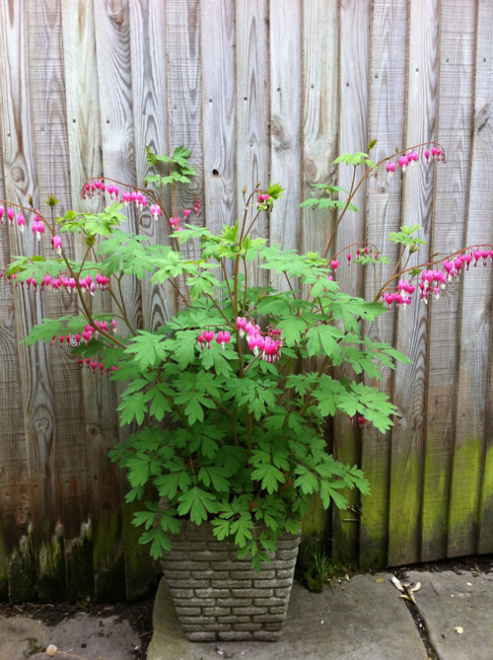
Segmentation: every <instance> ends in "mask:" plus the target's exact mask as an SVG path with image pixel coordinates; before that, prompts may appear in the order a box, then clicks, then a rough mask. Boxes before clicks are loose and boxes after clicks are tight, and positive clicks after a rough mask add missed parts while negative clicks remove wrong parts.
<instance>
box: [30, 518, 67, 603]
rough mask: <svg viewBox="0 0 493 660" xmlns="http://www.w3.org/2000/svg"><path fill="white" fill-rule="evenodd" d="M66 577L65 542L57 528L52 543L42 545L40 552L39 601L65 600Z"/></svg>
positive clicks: (46, 542) (59, 529)
mask: <svg viewBox="0 0 493 660" xmlns="http://www.w3.org/2000/svg"><path fill="white" fill-rule="evenodd" d="M66 576H67V573H66V566H65V542H64V539H63V534H62V531H61V528H57V529H56V530H55V534H54V535H53V537H52V539H51V542H48V541H45V542H44V543H42V544H41V546H40V549H39V552H38V582H37V591H38V599H39V600H40V601H41V602H60V601H63V600H65V599H66V594H67V577H66Z"/></svg>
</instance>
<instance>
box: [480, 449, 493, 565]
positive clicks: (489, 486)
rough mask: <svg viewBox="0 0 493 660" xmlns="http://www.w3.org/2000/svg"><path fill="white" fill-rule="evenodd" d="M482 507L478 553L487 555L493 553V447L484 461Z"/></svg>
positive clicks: (487, 451) (487, 452) (488, 450)
mask: <svg viewBox="0 0 493 660" xmlns="http://www.w3.org/2000/svg"><path fill="white" fill-rule="evenodd" d="M480 507H481V513H480V524H479V542H478V552H480V553H481V554H485V553H489V552H493V445H491V446H490V447H488V449H487V450H486V456H485V459H484V473H483V484H482V490H481V504H480Z"/></svg>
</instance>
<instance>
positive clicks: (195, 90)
mask: <svg viewBox="0 0 493 660" xmlns="http://www.w3.org/2000/svg"><path fill="white" fill-rule="evenodd" d="M200 17H201V11H200V2H199V0H183V2H180V3H171V2H167V3H166V58H167V62H168V65H169V66H168V80H167V85H168V121H169V145H170V151H172V150H173V149H175V148H176V147H179V146H180V145H184V146H185V147H186V148H187V149H190V150H191V152H192V155H191V157H190V162H191V163H192V165H193V166H194V167H195V169H196V170H197V176H196V177H195V178H194V179H193V181H192V184H191V185H190V186H181V185H178V186H177V187H176V196H175V200H176V201H175V203H176V208H177V209H193V208H194V202H195V201H197V200H200V201H201V204H200V208H199V214H198V216H197V217H195V216H194V214H193V212H192V213H191V214H190V216H189V222H190V223H196V224H200V225H203V224H204V217H205V215H204V207H205V206H206V204H205V202H204V183H203V180H204V166H203V149H202V132H203V126H202V91H201V87H202V77H201V66H200V62H201V52H200ZM182 250H183V252H184V253H185V254H186V255H187V256H188V257H189V258H192V259H193V258H195V257H196V256H197V248H196V245H194V242H193V241H189V242H188V243H187V244H185V246H183V248H182Z"/></svg>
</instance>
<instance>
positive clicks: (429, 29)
mask: <svg viewBox="0 0 493 660" xmlns="http://www.w3.org/2000/svg"><path fill="white" fill-rule="evenodd" d="M408 31H409V37H408V38H409V43H410V44H412V48H411V50H410V55H409V62H408V95H407V107H406V116H407V117H411V116H412V118H413V119H412V121H407V124H406V135H405V143H406V144H407V145H409V146H412V145H418V144H421V143H423V142H429V141H430V140H433V139H435V123H436V112H437V108H436V86H437V59H438V56H439V51H438V1H437V0H433V2H431V1H429V0H421V1H420V2H414V3H412V4H411V5H410V16H409V27H408ZM418 151H419V152H420V160H419V163H418V164H417V166H415V167H414V168H413V169H412V170H410V171H409V172H407V173H406V175H405V177H404V190H403V201H402V225H406V226H408V227H411V226H413V225H414V224H419V225H421V227H422V230H421V231H420V232H419V236H420V238H421V239H424V240H427V241H429V238H430V233H431V226H432V208H433V183H434V166H433V165H430V164H427V163H426V159H425V157H424V148H421V149H420V150H418ZM408 175H410V176H408ZM428 258H429V248H428V245H422V246H421V247H420V249H419V250H418V251H417V252H415V253H414V254H413V255H411V258H410V260H409V264H408V267H412V266H417V265H419V264H423V263H426V262H427V261H428ZM408 277H410V275H409V274H408ZM414 282H415V283H416V278H414ZM413 298H414V300H413V301H412V304H411V305H410V306H409V307H407V308H403V309H400V310H398V312H397V320H396V321H397V324H396V334H395V345H396V347H397V348H398V349H399V350H400V351H401V352H402V353H404V355H407V356H409V357H410V358H411V360H412V364H410V365H400V364H398V365H397V367H396V371H395V380H394V403H395V405H396V406H397V408H398V409H399V411H400V413H401V415H402V416H401V417H399V418H398V419H396V420H394V421H395V426H394V428H393V429H392V448H391V449H392V451H391V466H390V498H389V499H390V501H389V561H391V562H392V564H394V565H399V564H403V563H405V562H406V561H411V562H418V561H419V559H420V554H421V541H420V532H421V490H422V479H423V459H424V453H425V430H426V428H425V427H426V412H425V387H426V342H427V336H428V335H427V319H428V316H427V308H426V305H424V304H423V303H420V302H419V290H417V291H416V292H415V294H414V295H413ZM408 557H409V559H408Z"/></svg>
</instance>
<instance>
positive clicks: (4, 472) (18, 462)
mask: <svg viewBox="0 0 493 660" xmlns="http://www.w3.org/2000/svg"><path fill="white" fill-rule="evenodd" d="M5 34H6V32H5V25H4V23H3V21H2V22H1V23H0V44H4V43H6V39H5ZM0 48H1V45H0ZM0 57H3V53H2V51H1V50H0ZM3 81H4V82H7V80H6V77H4V78H3ZM5 93H6V89H5V87H4V86H3V85H2V86H1V87H0V95H2V96H4V95H5ZM3 119H4V117H3V116H2V115H1V114H0V199H5V195H6V192H5V178H4V172H3V164H4V157H3V147H2V143H3V142H4V141H6V138H7V134H6V133H5V131H4V121H3ZM2 206H4V203H2ZM0 231H1V232H2V233H1V238H0V272H1V271H3V269H4V267H5V266H6V265H7V264H8V263H9V261H10V241H9V233H8V229H7V227H6V226H4V227H1V228H0ZM0 281H1V284H0V392H1V393H2V394H1V397H0V438H1V442H0V600H6V599H7V598H8V595H9V593H8V587H9V580H8V567H9V563H8V562H9V554H10V553H12V552H13V551H14V549H15V548H16V547H17V546H18V543H19V541H20V539H21V538H22V536H25V535H26V534H27V531H28V521H29V518H30V502H29V500H30V498H29V494H28V489H27V479H28V475H27V454H26V441H25V429H24V419H23V410H22V401H21V391H20V387H19V354H18V350H17V332H16V320H15V316H16V310H15V301H14V295H13V291H12V287H11V286H10V285H9V284H8V283H7V282H6V281H5V280H4V279H1V280H0Z"/></svg>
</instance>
